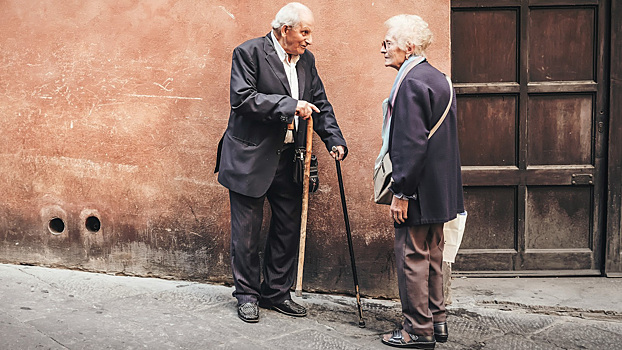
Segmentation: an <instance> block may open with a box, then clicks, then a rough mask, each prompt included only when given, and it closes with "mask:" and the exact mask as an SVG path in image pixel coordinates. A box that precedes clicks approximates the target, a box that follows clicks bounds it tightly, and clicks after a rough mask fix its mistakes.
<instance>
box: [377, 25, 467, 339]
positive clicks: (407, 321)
mask: <svg viewBox="0 0 622 350" xmlns="http://www.w3.org/2000/svg"><path fill="white" fill-rule="evenodd" d="M385 25H386V26H387V28H388V30H387V34H386V36H385V39H384V41H383V42H382V49H381V50H380V52H381V53H382V54H383V55H384V64H385V66H387V67H392V68H395V69H396V70H398V74H397V77H396V80H395V83H394V84H393V88H392V90H391V95H390V97H389V99H388V101H389V104H388V109H387V111H386V113H385V126H384V127H383V129H384V130H383V149H382V151H381V154H380V156H379V158H380V159H382V157H383V156H384V154H385V153H386V152H388V153H389V156H390V158H391V162H392V165H393V174H392V178H393V181H394V182H393V184H392V185H391V188H390V189H391V191H392V192H393V199H392V202H391V210H390V212H391V218H392V220H393V223H394V227H395V265H396V267H397V277H398V279H397V280H398V285H399V292H400V299H401V303H402V313H403V315H404V320H403V323H402V327H401V329H398V330H395V331H393V332H392V333H390V334H386V335H384V336H383V338H382V342H383V343H384V344H386V345H390V346H395V347H404V348H416V349H434V347H435V345H436V342H437V341H438V342H445V341H447V336H448V333H447V321H446V314H445V303H444V298H443V274H442V271H441V266H442V261H443V246H444V237H443V224H444V223H445V222H448V221H450V220H452V219H455V218H456V215H457V214H458V213H461V212H463V211H464V206H463V198H462V179H461V175H460V154H459V150H458V135H457V129H458V126H457V120H456V100H455V98H453V97H452V95H453V93H454V92H453V88H452V87H451V85H450V82H449V80H448V79H447V78H446V77H445V75H444V74H443V73H441V72H439V71H438V70H437V69H436V68H434V67H432V66H431V65H430V64H429V63H428V62H427V61H426V59H425V49H426V48H427V47H428V45H429V44H430V42H431V39H432V33H431V31H430V29H429V28H428V24H427V23H426V22H425V21H423V20H422V19H421V18H420V17H419V16H414V15H398V16H395V17H392V18H390V19H389V20H388V21H386V22H385ZM446 110H447V112H446ZM443 116H445V119H444V120H443V119H442V117H443ZM439 121H440V122H439ZM437 124H438V125H439V126H438V128H437V129H435V126H437ZM434 129H435V132H434V133H433V135H432V136H433V137H430V135H431V133H432V130H434Z"/></svg>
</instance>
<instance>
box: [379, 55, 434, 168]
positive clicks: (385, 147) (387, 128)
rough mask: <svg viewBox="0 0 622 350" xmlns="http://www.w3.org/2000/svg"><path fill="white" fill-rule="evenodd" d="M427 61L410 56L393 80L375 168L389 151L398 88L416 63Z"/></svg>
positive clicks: (383, 112)
mask: <svg viewBox="0 0 622 350" xmlns="http://www.w3.org/2000/svg"><path fill="white" fill-rule="evenodd" d="M423 61H425V57H421V56H415V55H413V56H410V58H409V59H407V60H406V61H404V63H402V66H401V67H400V70H399V71H398V72H397V76H396V77H395V81H394V82H393V87H392V88H391V94H390V95H389V98H385V99H384V101H382V115H383V123H382V148H381V149H380V154H379V155H378V158H376V164H375V165H374V168H375V169H377V168H378V167H379V166H380V165H381V164H382V158H384V155H385V154H387V153H388V152H389V136H390V134H391V114H392V112H393V103H394V102H395V96H396V95H397V90H399V86H400V84H401V83H402V80H404V77H405V76H406V74H407V73H408V72H409V71H410V70H411V69H412V68H413V67H414V66H416V65H418V64H419V63H421V62H423Z"/></svg>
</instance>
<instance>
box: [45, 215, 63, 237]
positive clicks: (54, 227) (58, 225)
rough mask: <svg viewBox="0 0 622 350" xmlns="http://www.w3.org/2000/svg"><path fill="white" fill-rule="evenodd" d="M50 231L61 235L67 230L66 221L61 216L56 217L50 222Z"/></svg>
mask: <svg viewBox="0 0 622 350" xmlns="http://www.w3.org/2000/svg"><path fill="white" fill-rule="evenodd" d="M48 228H49V229H50V232H52V234H55V235H60V234H61V233H63V232H64V231H65V222H64V221H63V219H61V218H54V219H52V220H50V222H49V223H48Z"/></svg>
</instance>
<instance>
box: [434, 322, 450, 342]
mask: <svg viewBox="0 0 622 350" xmlns="http://www.w3.org/2000/svg"><path fill="white" fill-rule="evenodd" d="M447 337H449V332H448V331H447V322H438V323H435V324H434V338H435V339H436V341H437V342H439V343H445V342H446V341H447Z"/></svg>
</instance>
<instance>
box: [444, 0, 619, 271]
mask: <svg viewBox="0 0 622 350" xmlns="http://www.w3.org/2000/svg"><path fill="white" fill-rule="evenodd" d="M607 9H608V4H607V3H606V1H598V0H585V1H573V2H570V1H562V0H537V1H536V0H492V1H487V2H483V1H479V0H453V1H452V30H451V32H452V78H453V80H454V82H455V84H454V86H455V88H456V92H457V102H458V124H459V132H460V134H459V136H460V151H461V156H462V163H463V164H462V165H463V168H462V173H463V183H464V186H465V189H464V190H465V206H466V209H467V211H468V212H469V218H468V220H467V228H466V231H465V237H464V238H463V241H462V246H461V249H460V252H459V254H458V257H457V259H456V264H455V266H454V271H458V272H460V273H471V274H490V273H493V274H505V275H508V274H509V275H534V274H535V275H538V274H547V275H550V274H553V275H564V274H588V275H589V274H600V269H601V267H602V266H601V265H602V261H603V260H602V258H603V257H602V248H601V243H600V242H601V235H602V234H603V231H602V224H603V219H602V218H603V214H602V208H603V206H602V204H601V202H602V198H603V191H604V186H603V179H604V176H603V174H604V171H605V170H606V169H605V168H604V164H605V162H604V161H603V159H602V156H603V152H602V149H603V143H604V142H605V140H606V138H605V137H603V135H602V131H601V130H602V123H603V121H604V119H603V118H604V115H603V110H604V108H605V105H604V103H605V101H606V97H605V94H606V86H605V84H604V82H605V81H606V80H605V79H603V77H604V74H605V67H604V64H603V62H604V59H603V57H602V55H603V52H604V51H603V50H602V49H600V48H602V47H603V45H604V44H603V43H604V34H603V33H605V29H606V23H605V21H604V20H601V19H602V18H605V17H603V16H605V15H606V14H607Z"/></svg>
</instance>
